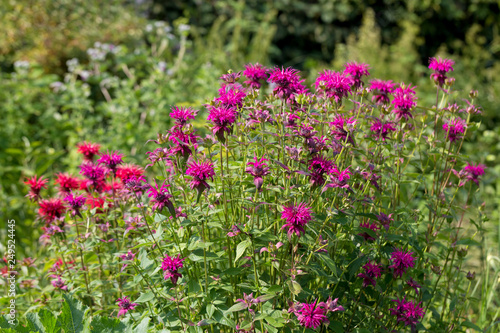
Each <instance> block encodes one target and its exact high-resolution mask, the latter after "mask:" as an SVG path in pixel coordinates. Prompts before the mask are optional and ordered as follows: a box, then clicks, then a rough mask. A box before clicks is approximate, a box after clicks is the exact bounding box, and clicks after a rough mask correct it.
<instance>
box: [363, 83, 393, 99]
mask: <svg viewBox="0 0 500 333" xmlns="http://www.w3.org/2000/svg"><path fill="white" fill-rule="evenodd" d="M369 89H370V90H371V91H372V92H373V97H372V101H373V102H375V103H377V104H389V102H390V101H391V100H390V98H389V94H392V93H393V92H394V83H392V81H390V80H389V81H383V80H373V81H370V87H369Z"/></svg>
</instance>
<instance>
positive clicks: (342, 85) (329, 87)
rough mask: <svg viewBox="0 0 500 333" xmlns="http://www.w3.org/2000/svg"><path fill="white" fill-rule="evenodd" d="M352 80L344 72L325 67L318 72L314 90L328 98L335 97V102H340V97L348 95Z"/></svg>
mask: <svg viewBox="0 0 500 333" xmlns="http://www.w3.org/2000/svg"><path fill="white" fill-rule="evenodd" d="M353 83H354V80H353V79H352V78H351V77H350V76H347V75H345V74H342V73H338V72H335V71H332V70H329V69H325V70H324V71H323V72H321V73H319V76H318V78H317V79H316V82H315V83H314V84H315V86H316V91H317V92H318V93H319V94H321V95H323V96H324V97H325V98H328V99H335V102H336V103H337V104H341V103H342V98H345V97H347V96H349V94H350V93H351V86H352V85H353Z"/></svg>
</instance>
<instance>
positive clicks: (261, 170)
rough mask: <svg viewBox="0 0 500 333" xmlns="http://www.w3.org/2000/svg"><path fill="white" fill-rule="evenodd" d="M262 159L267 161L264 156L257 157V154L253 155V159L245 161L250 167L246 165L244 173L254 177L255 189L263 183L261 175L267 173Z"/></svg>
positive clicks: (258, 188) (267, 169)
mask: <svg viewBox="0 0 500 333" xmlns="http://www.w3.org/2000/svg"><path fill="white" fill-rule="evenodd" d="M264 161H267V159H265V158H264V157H262V158H261V159H257V155H254V161H253V162H248V163H247V165H251V167H248V168H246V170H245V172H246V173H249V174H251V175H252V176H253V177H254V179H253V183H254V184H255V186H256V187H257V190H260V188H261V187H262V184H263V183H264V180H263V179H262V177H264V176H266V175H268V174H269V168H268V167H267V164H266V163H265V162H264Z"/></svg>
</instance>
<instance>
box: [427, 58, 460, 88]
mask: <svg viewBox="0 0 500 333" xmlns="http://www.w3.org/2000/svg"><path fill="white" fill-rule="evenodd" d="M454 64H455V62H454V61H453V60H450V59H442V58H441V57H438V58H437V59H436V58H430V59H429V68H430V69H432V70H434V73H432V74H431V79H433V80H434V82H436V84H437V85H439V86H440V87H442V86H443V85H444V84H445V83H446V79H447V76H446V73H448V72H451V71H453V65H454Z"/></svg>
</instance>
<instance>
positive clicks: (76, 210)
mask: <svg viewBox="0 0 500 333" xmlns="http://www.w3.org/2000/svg"><path fill="white" fill-rule="evenodd" d="M86 200H87V198H85V197H84V196H83V195H74V194H73V193H70V194H68V195H67V196H66V197H65V198H64V201H66V203H67V204H68V205H69V206H70V207H71V215H73V216H80V217H82V214H81V213H80V209H81V208H82V207H83V205H84V204H85V201H86Z"/></svg>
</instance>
